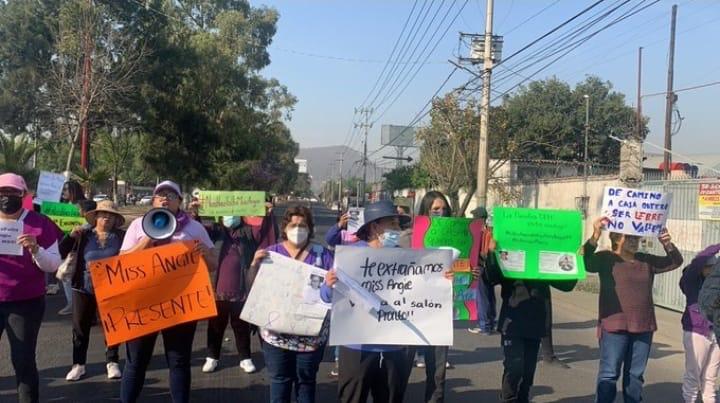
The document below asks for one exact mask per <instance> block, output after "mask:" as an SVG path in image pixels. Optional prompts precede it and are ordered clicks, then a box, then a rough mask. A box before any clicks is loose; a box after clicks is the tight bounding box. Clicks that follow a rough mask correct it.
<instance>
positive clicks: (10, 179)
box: [0, 173, 27, 192]
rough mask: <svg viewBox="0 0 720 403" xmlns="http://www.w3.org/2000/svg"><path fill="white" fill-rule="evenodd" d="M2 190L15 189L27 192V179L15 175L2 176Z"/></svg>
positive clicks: (0, 182)
mask: <svg viewBox="0 0 720 403" xmlns="http://www.w3.org/2000/svg"><path fill="white" fill-rule="evenodd" d="M0 188H13V189H17V190H19V191H22V192H27V186H26V185H25V179H23V177H22V176H20V175H16V174H13V173H6V174H2V175H0Z"/></svg>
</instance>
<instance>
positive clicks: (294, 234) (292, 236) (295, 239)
mask: <svg viewBox="0 0 720 403" xmlns="http://www.w3.org/2000/svg"><path fill="white" fill-rule="evenodd" d="M308 234H309V232H308V230H307V228H301V227H295V228H291V229H289V230H287V233H286V235H287V239H288V241H290V243H292V244H293V245H296V246H300V245H303V244H304V243H305V241H307V239H308Z"/></svg>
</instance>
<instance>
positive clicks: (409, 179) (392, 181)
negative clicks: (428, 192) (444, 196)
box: [383, 165, 423, 194]
mask: <svg viewBox="0 0 720 403" xmlns="http://www.w3.org/2000/svg"><path fill="white" fill-rule="evenodd" d="M419 171H420V166H419V165H405V166H401V167H398V168H395V169H393V170H392V171H390V172H388V173H385V174H383V178H385V189H386V190H387V191H388V192H390V194H392V193H394V192H395V191H396V190H402V189H409V188H414V187H418V183H417V182H418V177H419V176H421V175H423V173H421V172H419Z"/></svg>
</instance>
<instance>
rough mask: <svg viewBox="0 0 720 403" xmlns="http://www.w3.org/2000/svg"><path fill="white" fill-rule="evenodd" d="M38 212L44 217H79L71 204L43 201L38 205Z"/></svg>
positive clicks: (77, 210) (78, 213)
mask: <svg viewBox="0 0 720 403" xmlns="http://www.w3.org/2000/svg"><path fill="white" fill-rule="evenodd" d="M40 212H42V213H43V214H45V215H46V216H60V217H80V210H79V209H78V207H77V206H76V205H74V204H71V203H59V202H50V201H43V202H42V204H41V205H40Z"/></svg>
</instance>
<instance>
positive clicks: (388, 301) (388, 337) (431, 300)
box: [330, 246, 453, 346]
mask: <svg viewBox="0 0 720 403" xmlns="http://www.w3.org/2000/svg"><path fill="white" fill-rule="evenodd" d="M451 264H452V252H451V251H449V250H443V249H425V250H414V249H402V248H362V247H355V246H338V247H337V248H336V251H335V267H336V268H337V269H336V270H337V271H338V273H340V274H339V275H338V278H344V277H345V276H347V277H348V278H349V279H351V281H352V282H354V283H358V284H360V286H361V287H362V288H364V289H365V290H367V291H369V292H370V293H372V295H373V296H376V297H378V298H379V301H380V303H379V304H375V302H374V301H372V300H371V301H358V300H355V298H356V297H355V296H357V295H360V293H357V292H352V293H350V292H343V291H342V287H338V286H336V287H335V292H334V294H333V304H332V310H331V315H332V318H331V321H330V344H331V345H347V344H399V345H429V346H449V345H452V343H453V322H452V318H453V312H452V306H453V304H452V283H451V282H450V281H449V280H448V279H446V278H445V275H444V272H445V271H447V270H448V268H449V267H450V265H451ZM339 284H341V283H339ZM378 305H379V306H378ZM377 307H379V308H380V309H376V308H377Z"/></svg>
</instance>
